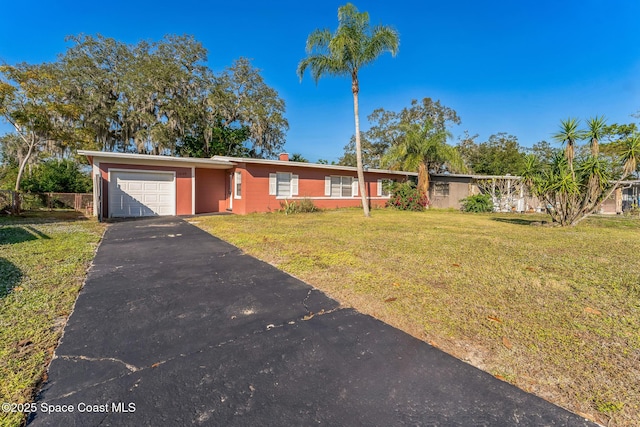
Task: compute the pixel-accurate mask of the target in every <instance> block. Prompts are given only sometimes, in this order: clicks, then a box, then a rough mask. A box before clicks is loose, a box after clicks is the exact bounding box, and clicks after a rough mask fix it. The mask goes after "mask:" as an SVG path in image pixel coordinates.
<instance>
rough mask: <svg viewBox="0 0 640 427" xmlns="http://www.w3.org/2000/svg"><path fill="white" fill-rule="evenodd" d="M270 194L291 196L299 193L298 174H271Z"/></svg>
mask: <svg viewBox="0 0 640 427" xmlns="http://www.w3.org/2000/svg"><path fill="white" fill-rule="evenodd" d="M269 195H271V196H276V197H291V196H297V195H298V175H294V174H292V173H289V172H277V173H270V174H269Z"/></svg>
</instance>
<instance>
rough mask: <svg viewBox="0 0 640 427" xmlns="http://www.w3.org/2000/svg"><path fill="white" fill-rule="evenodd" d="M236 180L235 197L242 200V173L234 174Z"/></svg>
mask: <svg viewBox="0 0 640 427" xmlns="http://www.w3.org/2000/svg"><path fill="white" fill-rule="evenodd" d="M234 176H235V179H234V182H235V185H234V186H233V197H234V198H236V199H241V198H242V173H240V172H236V173H235V174H234Z"/></svg>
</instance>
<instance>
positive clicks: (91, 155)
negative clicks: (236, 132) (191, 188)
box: [78, 150, 236, 169]
mask: <svg viewBox="0 0 640 427" xmlns="http://www.w3.org/2000/svg"><path fill="white" fill-rule="evenodd" d="M78 154H80V155H81V156H87V158H88V159H89V161H90V162H91V163H92V164H93V163H95V162H98V163H105V162H113V163H121V164H127V165H134V164H135V165H146V166H173V167H183V168H191V167H196V168H205V169H231V168H233V167H234V166H235V165H236V163H234V162H231V161H228V160H220V159H199V158H194V157H172V156H157V155H151V154H133V153H111V152H107V151H90V150H78Z"/></svg>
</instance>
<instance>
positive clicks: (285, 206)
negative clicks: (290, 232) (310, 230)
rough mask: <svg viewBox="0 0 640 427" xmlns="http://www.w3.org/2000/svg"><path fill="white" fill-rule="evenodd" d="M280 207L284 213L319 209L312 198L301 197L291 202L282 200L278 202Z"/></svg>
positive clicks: (316, 210)
mask: <svg viewBox="0 0 640 427" xmlns="http://www.w3.org/2000/svg"><path fill="white" fill-rule="evenodd" d="M280 207H281V208H282V211H283V212H284V213H285V214H286V215H289V214H294V213H308V212H318V211H320V209H319V208H318V207H317V206H316V205H314V204H313V200H311V199H302V200H298V201H293V202H289V201H288V200H285V201H284V202H280Z"/></svg>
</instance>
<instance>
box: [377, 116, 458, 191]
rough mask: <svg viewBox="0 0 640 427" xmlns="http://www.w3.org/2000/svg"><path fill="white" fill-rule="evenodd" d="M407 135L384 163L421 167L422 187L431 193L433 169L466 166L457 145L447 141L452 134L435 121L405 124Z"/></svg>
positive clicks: (397, 166) (389, 152) (418, 168)
mask: <svg viewBox="0 0 640 427" xmlns="http://www.w3.org/2000/svg"><path fill="white" fill-rule="evenodd" d="M401 130H402V131H403V133H404V136H403V137H402V138H400V139H399V142H398V143H397V144H395V145H393V146H391V148H390V149H389V151H388V152H387V154H386V155H385V156H384V157H383V164H385V165H386V166H388V167H390V168H391V169H399V168H402V169H404V170H417V171H418V189H419V190H420V191H421V192H422V193H424V194H427V195H428V194H429V171H431V170H438V169H441V168H442V167H443V166H444V167H446V168H447V170H449V171H452V172H461V171H464V170H465V166H464V161H463V160H462V157H461V156H460V153H459V152H458V150H456V149H455V147H452V146H451V145H449V144H447V138H448V137H449V136H450V135H451V134H450V133H449V132H448V131H446V130H437V129H434V128H433V125H432V124H431V123H428V122H427V123H425V124H424V125H423V126H421V125H419V124H417V123H412V124H408V125H406V124H405V125H401Z"/></svg>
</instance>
